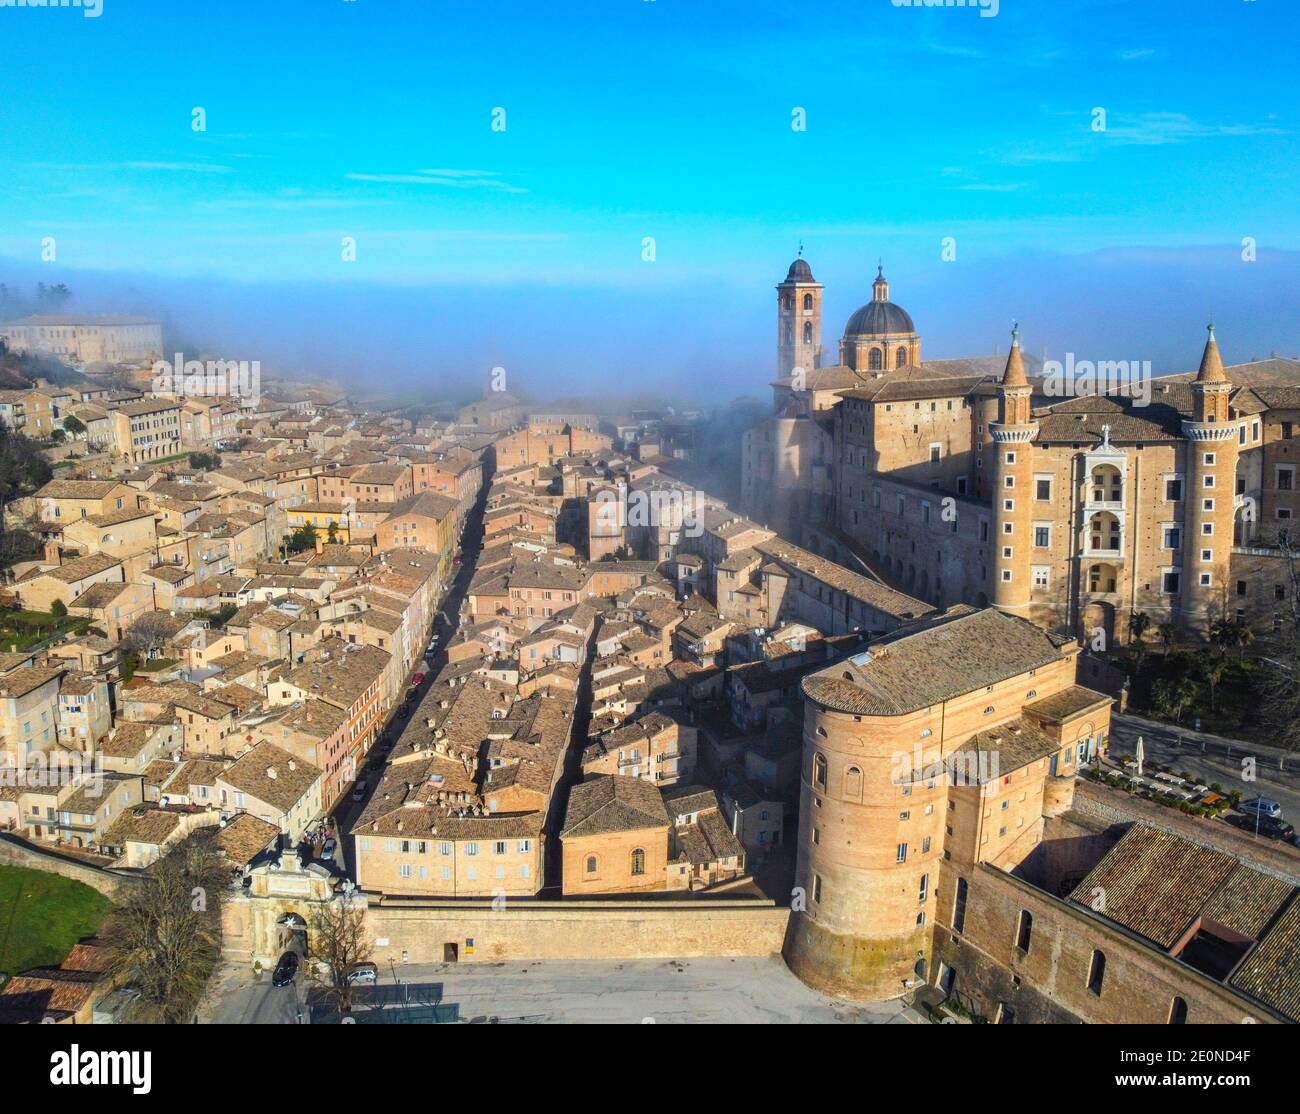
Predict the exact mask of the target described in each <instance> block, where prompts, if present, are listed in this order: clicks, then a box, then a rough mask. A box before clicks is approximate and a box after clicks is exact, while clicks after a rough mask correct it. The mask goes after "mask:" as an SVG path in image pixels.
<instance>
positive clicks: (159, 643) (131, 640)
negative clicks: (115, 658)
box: [122, 611, 176, 657]
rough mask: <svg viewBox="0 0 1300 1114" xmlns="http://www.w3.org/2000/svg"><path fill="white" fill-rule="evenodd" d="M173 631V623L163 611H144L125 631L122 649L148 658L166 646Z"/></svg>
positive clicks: (174, 627) (174, 628)
mask: <svg viewBox="0 0 1300 1114" xmlns="http://www.w3.org/2000/svg"><path fill="white" fill-rule="evenodd" d="M175 630H176V623H175V621H174V620H173V619H172V617H171V616H170V615H168V614H167V613H166V612H165V611H146V612H145V613H144V614H143V615H141V616H140V617H139V618H138V619H136V620H135V622H133V623H132V624H131V625H130V626H129V627H128V628H127V629H126V633H125V634H124V635H123V636H122V648H123V649H124V650H127V651H129V652H131V653H136V654H142V655H143V656H145V657H148V656H149V655H150V654H152V653H153V652H154V651H156V650H161V649H162V648H163V647H164V646H166V645H167V640H168V639H169V638H171V636H172V634H173V633H174V632H175Z"/></svg>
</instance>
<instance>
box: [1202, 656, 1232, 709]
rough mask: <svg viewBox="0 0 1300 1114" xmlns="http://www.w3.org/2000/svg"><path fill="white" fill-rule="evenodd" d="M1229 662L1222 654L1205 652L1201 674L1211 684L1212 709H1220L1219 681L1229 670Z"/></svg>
mask: <svg viewBox="0 0 1300 1114" xmlns="http://www.w3.org/2000/svg"><path fill="white" fill-rule="evenodd" d="M1227 669H1228V663H1227V661H1225V660H1224V658H1223V657H1222V656H1221V655H1218V654H1204V655H1203V656H1202V661H1201V676H1202V677H1204V678H1205V683H1206V684H1208V685H1209V686H1210V711H1211V712H1216V711H1218V692H1219V682H1220V681H1222V680H1223V675H1224V673H1226V672H1227Z"/></svg>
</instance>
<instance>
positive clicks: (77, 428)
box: [63, 414, 86, 436]
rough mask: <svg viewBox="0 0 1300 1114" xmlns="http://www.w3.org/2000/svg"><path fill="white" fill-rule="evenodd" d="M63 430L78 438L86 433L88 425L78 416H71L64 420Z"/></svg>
mask: <svg viewBox="0 0 1300 1114" xmlns="http://www.w3.org/2000/svg"><path fill="white" fill-rule="evenodd" d="M63 428H64V429H66V430H67V431H68V432H69V433H71V434H73V435H74V436H76V435H80V434H82V433H85V432H86V423H85V422H83V421H82V420H81V419H80V418H78V417H77V415H76V414H69V415H68V416H67V417H66V418H64V419H63Z"/></svg>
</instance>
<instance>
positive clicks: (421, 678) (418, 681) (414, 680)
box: [411, 673, 424, 685]
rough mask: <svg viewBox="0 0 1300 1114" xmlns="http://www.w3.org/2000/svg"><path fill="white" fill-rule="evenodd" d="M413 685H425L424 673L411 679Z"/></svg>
mask: <svg viewBox="0 0 1300 1114" xmlns="http://www.w3.org/2000/svg"><path fill="white" fill-rule="evenodd" d="M411 684H413V685H422V684H424V674H423V673H417V674H416V675H415V676H414V677H412V678H411Z"/></svg>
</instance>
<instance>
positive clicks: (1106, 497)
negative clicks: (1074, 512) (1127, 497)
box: [1083, 464, 1124, 511]
mask: <svg viewBox="0 0 1300 1114" xmlns="http://www.w3.org/2000/svg"><path fill="white" fill-rule="evenodd" d="M1083 505H1084V509H1085V510H1090V511H1091V510H1109V511H1113V510H1121V509H1123V506H1124V473H1123V472H1121V471H1120V470H1119V469H1118V468H1117V467H1115V465H1113V464H1098V465H1095V466H1094V467H1093V468H1092V470H1091V471H1090V472H1089V474H1088V479H1087V486H1086V489H1085V491H1084V504H1083Z"/></svg>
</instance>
